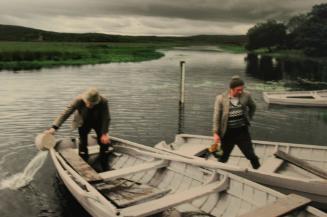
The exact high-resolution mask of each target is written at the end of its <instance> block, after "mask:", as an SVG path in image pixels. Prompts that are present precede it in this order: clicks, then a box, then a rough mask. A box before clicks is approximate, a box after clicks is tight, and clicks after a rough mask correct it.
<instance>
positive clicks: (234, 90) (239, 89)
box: [229, 75, 244, 97]
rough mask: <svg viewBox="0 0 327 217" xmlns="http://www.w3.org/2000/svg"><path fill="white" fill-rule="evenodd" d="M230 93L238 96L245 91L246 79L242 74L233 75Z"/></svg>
mask: <svg viewBox="0 0 327 217" xmlns="http://www.w3.org/2000/svg"><path fill="white" fill-rule="evenodd" d="M229 88H230V93H231V95H232V96H234V97H236V96H239V95H241V94H242V93H243V90H244V81H243V80H242V79H241V78H240V76H238V75H235V76H233V77H232V79H231V81H230V83H229Z"/></svg>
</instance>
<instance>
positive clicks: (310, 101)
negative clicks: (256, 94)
mask: <svg viewBox="0 0 327 217" xmlns="http://www.w3.org/2000/svg"><path fill="white" fill-rule="evenodd" d="M262 94H263V99H264V100H265V102H266V103H268V104H280V105H292V106H308V107H327V90H318V91H287V92H263V93H262Z"/></svg>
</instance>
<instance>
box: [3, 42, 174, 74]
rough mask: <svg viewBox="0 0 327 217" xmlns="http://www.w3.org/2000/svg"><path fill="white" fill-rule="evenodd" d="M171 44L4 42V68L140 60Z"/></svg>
mask: <svg viewBox="0 0 327 217" xmlns="http://www.w3.org/2000/svg"><path fill="white" fill-rule="evenodd" d="M167 46H168V45H167V44H165V45H161V46H156V45H152V44H137V43H133V44H127V43H112V44H110V43H64V42H0V70H4V69H6V70H21V69H40V68H42V67H54V66H62V65H85V64H97V63H111V62H140V61H145V60H152V59H158V58H160V57H162V56H163V54H162V53H160V52H158V51H156V49H158V48H163V47H167Z"/></svg>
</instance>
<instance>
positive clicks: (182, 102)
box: [179, 61, 185, 106]
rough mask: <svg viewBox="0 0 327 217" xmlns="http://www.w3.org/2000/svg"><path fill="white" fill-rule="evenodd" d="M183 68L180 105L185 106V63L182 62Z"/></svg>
mask: <svg viewBox="0 0 327 217" xmlns="http://www.w3.org/2000/svg"><path fill="white" fill-rule="evenodd" d="M180 66H181V80H180V98H179V104H180V105H181V106H184V92H185V61H181V62H180Z"/></svg>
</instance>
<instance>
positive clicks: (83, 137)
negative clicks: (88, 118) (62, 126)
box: [78, 124, 109, 170]
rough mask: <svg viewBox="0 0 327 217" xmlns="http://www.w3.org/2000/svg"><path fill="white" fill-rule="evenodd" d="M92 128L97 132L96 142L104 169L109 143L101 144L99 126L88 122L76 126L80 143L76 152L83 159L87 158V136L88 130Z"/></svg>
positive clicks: (105, 167) (106, 163)
mask: <svg viewBox="0 0 327 217" xmlns="http://www.w3.org/2000/svg"><path fill="white" fill-rule="evenodd" d="M92 129H94V131H95V133H96V134H97V142H98V144H99V145H100V154H99V158H100V163H101V167H102V169H104V170H106V169H108V167H109V165H108V149H109V144H103V143H101V140H100V138H101V132H100V129H99V127H94V126H92V125H90V124H85V125H84V126H82V127H80V128H78V134H79V138H80V144H79V147H78V152H79V155H80V156H81V157H82V158H83V159H84V160H87V159H88V157H89V155H88V150H87V137H88V134H89V133H90V131H91V130H92Z"/></svg>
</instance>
